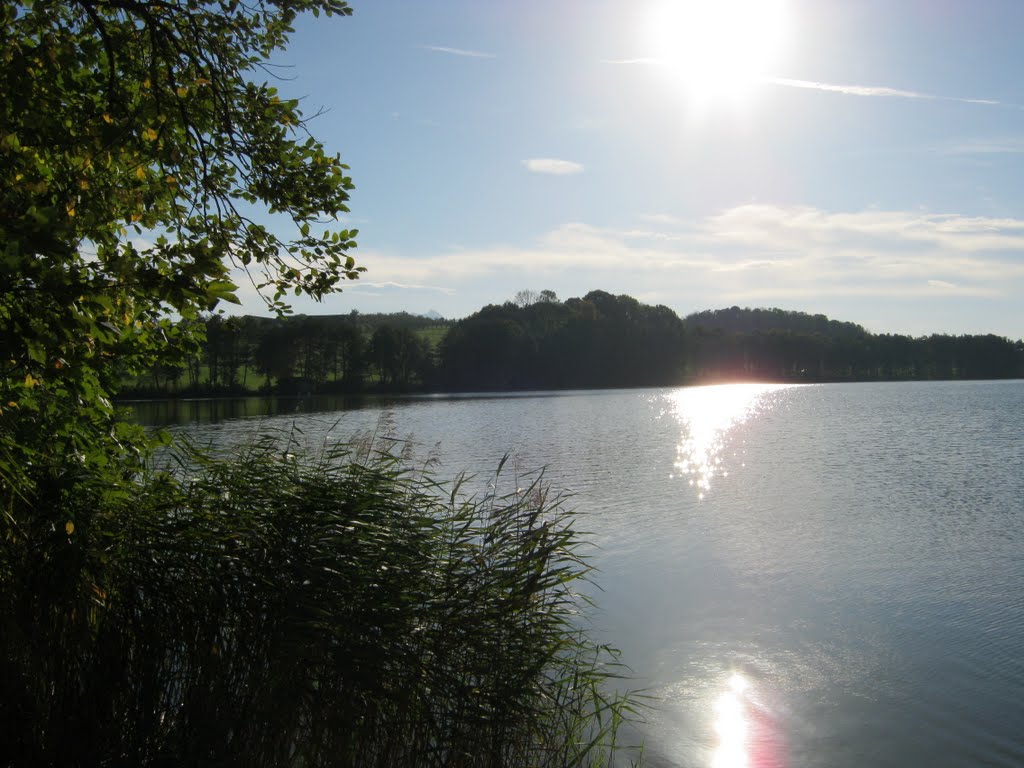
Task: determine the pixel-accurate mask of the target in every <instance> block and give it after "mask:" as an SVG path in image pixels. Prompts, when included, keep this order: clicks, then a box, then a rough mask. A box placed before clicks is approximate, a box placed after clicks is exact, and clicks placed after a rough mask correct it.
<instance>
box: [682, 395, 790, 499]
mask: <svg viewBox="0 0 1024 768" xmlns="http://www.w3.org/2000/svg"><path fill="white" fill-rule="evenodd" d="M789 386H792V385H787V384H720V385H715V386H707V387H686V388H684V389H679V390H676V391H675V392H673V393H672V394H670V395H668V398H669V400H670V403H671V406H670V407H671V409H672V412H673V414H674V415H675V416H676V418H677V419H678V420H679V421H680V423H681V424H682V425H683V426H684V427H685V432H684V439H683V441H682V442H681V443H679V445H678V446H677V447H676V461H675V467H676V469H677V470H678V472H679V474H680V475H682V476H684V477H688V478H689V482H690V485H692V486H695V487H696V489H697V495H698V498H700V499H703V498H704V494H705V493H707V492H708V491H709V490H710V489H711V481H712V479H714V478H715V477H716V476H718V475H721V476H723V477H725V476H727V475H728V474H729V472H728V470H727V469H725V466H724V464H723V460H722V452H723V448H724V447H725V436H726V434H727V433H728V431H729V430H730V429H731V428H733V427H735V426H736V425H738V424H741V423H743V422H744V421H746V420H747V419H748V418H750V416H751V415H753V414H755V413H757V412H758V411H760V410H762V409H763V408H764V407H765V405H766V404H767V403H770V398H768V397H766V396H767V395H769V394H770V393H772V392H776V391H778V390H780V389H786V388H787V387H789Z"/></svg>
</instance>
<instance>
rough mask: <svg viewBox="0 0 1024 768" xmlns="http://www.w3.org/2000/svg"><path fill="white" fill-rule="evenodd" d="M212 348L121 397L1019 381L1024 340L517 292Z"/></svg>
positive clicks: (258, 320) (241, 322)
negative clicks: (457, 311)
mask: <svg viewBox="0 0 1024 768" xmlns="http://www.w3.org/2000/svg"><path fill="white" fill-rule="evenodd" d="M200 322H202V323H203V324H205V341H203V342H201V343H200V345H199V347H198V348H193V349H182V350H181V351H180V352H181V353H180V355H178V357H177V359H174V360H171V361H164V362H162V363H160V364H158V365H156V366H154V367H153V368H152V369H151V370H150V371H149V372H148V373H147V374H145V375H142V376H138V377H135V378H134V379H131V380H130V381H129V382H128V383H127V386H126V387H125V388H124V390H123V391H122V396H125V397H132V396H136V397H138V396H155V397H167V396H172V397H173V396H190V395H191V396H196V395H204V396H208V395H230V394H245V393H266V394H283V395H296V394H313V393H318V394H319V393H358V392H410V391H473V390H480V391H488V390H490V391H497V390H516V389H567V388H568V389H588V388H604V387H636V386H675V385H681V384H696V383H709V382H721V381H772V382H799V381H804V382H827V381H899V380H918V379H996V378H1018V377H1024V342H1022V341H1020V340H1017V341H1012V340H1010V339H1007V338H1004V337H1000V336H995V335H993V334H986V335H962V336H950V335H945V334H932V335H930V336H922V337H911V336H904V335H900V334H888V333H885V334H874V333H869V332H868V331H866V330H865V329H864V328H862V327H861V326H859V325H857V324H854V323H848V322H841V321H837V320H831V319H829V318H827V317H825V316H824V315H810V314H806V313H803V312H791V311H786V310H781V309H750V308H740V307H730V308H727V309H717V310H706V311H703V312H697V313H694V314H691V315H688V316H687V317H685V318H680V317H679V316H678V315H677V314H676V313H675V312H673V311H672V310H671V309H669V308H668V307H665V306H662V305H659V306H650V305H646V304H642V303H640V302H639V301H637V300H636V299H634V298H631V297H630V296H625V295H620V296H615V295H612V294H610V293H607V292H605V291H591V292H590V293H588V294H586V295H585V296H583V297H582V298H571V299H567V300H565V301H560V300H559V299H558V297H557V296H556V295H555V294H554V293H553V292H551V291H541V292H539V293H535V292H533V291H520V292H519V293H518V294H517V295H516V298H515V300H514V301H508V302H505V303H504V304H501V305H493V304H492V305H489V306H486V307H484V308H483V309H481V310H479V311H478V312H476V313H474V314H472V315H470V316H469V317H466V318H464V319H461V320H444V319H438V318H430V317H423V316H419V315H410V314H407V313H404V312H403V313H395V314H360V313H358V312H355V311H353V312H351V313H350V314H347V315H297V316H291V317H284V318H262V317H252V316H244V317H225V316H222V315H212V316H210V317H207V318H204V319H203V320H202V321H200Z"/></svg>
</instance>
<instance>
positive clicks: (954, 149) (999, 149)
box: [933, 136, 1024, 155]
mask: <svg viewBox="0 0 1024 768" xmlns="http://www.w3.org/2000/svg"><path fill="white" fill-rule="evenodd" d="M933 151H935V152H938V153H939V154H943V155H1011V154H1013V155H1016V154H1024V137H1022V136H1013V137H1006V138H977V139H964V140H961V141H953V142H948V143H946V144H941V145H939V146H937V147H934V148H933Z"/></svg>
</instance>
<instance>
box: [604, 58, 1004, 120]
mask: <svg viewBox="0 0 1024 768" xmlns="http://www.w3.org/2000/svg"><path fill="white" fill-rule="evenodd" d="M601 63H602V64H612V65H619V66H631V65H637V64H641V65H645V64H658V63H659V61H658V59H654V58H650V57H647V56H638V57H635V58H629V59H601ZM761 82H762V83H764V84H766V85H778V86H783V87H785V88H802V89H804V90H810V91H825V92H827V93H840V94H845V95H847V96H881V97H888V98H897V99H922V100H925V101H955V102H959V103H961V104H980V105H984V106H990V107H1016V108H1019V107H1018V105H1016V104H1007V103H1006V102H1002V101H998V100H996V99H979V98H962V97H959V96H941V95H937V94H933V93H925V92H923V91H913V90H907V89H905V88H892V87H890V86H886V85H849V84H843V83H824V82H821V81H818V80H802V79H799V78H792V77H764V78H761Z"/></svg>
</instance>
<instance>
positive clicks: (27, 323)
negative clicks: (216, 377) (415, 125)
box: [0, 0, 361, 437]
mask: <svg viewBox="0 0 1024 768" xmlns="http://www.w3.org/2000/svg"><path fill="white" fill-rule="evenodd" d="M305 10H312V11H313V12H315V13H319V12H321V11H322V12H325V13H326V14H328V15H332V14H348V13H349V9H348V7H347V5H346V3H344V2H340V0H248V1H246V2H241V1H239V0H216V1H213V2H200V1H199V0H160V2H144V1H143V0H68V1H66V2H65V1H61V2H56V1H53V0H25V1H24V2H16V1H15V0H0V92H2V93H3V94H4V98H3V100H2V101H0V283H2V285H3V286H4V291H3V294H2V296H0V365H2V366H3V384H2V386H3V390H4V391H3V392H2V393H0V394H2V400H0V408H2V409H3V410H4V412H5V414H6V415H9V414H10V412H11V411H15V410H20V411H23V412H25V411H27V412H31V413H33V414H36V415H38V414H41V413H42V414H45V413H46V412H47V411H48V409H50V410H52V409H54V408H58V407H59V406H60V405H61V404H64V405H67V404H68V403H72V404H74V405H75V406H76V407H78V408H79V409H82V410H84V411H87V412H91V411H95V412H96V413H97V414H98V417H102V416H103V415H104V414H106V413H107V412H109V402H108V400H107V396H108V395H109V394H110V393H111V392H112V391H113V389H114V388H115V387H116V384H117V382H118V381H120V380H122V379H123V376H124V374H125V373H126V372H131V371H137V370H141V369H143V368H144V367H146V368H148V367H149V366H151V365H152V364H153V363H154V362H155V361H157V360H159V359H160V358H161V357H162V356H165V355H166V354H167V352H168V350H170V349H172V348H175V347H177V348H179V349H187V348H188V345H187V344H184V343H179V344H177V345H168V343H167V342H168V341H169V340H171V339H172V338H173V337H174V336H176V335H177V336H182V335H185V336H187V334H188V331H187V330H183V329H196V328H201V326H199V325H196V324H189V323H184V324H183V323H179V322H178V321H179V320H186V321H187V320H190V319H192V318H195V317H196V316H197V314H198V313H199V312H200V311H203V310H208V309H210V308H212V307H214V306H215V305H216V304H217V303H218V302H220V301H235V300H236V298H235V291H236V288H237V287H236V285H235V283H234V280H235V279H236V277H235V276H236V275H244V276H245V279H247V280H251V281H252V283H253V285H254V286H255V287H256V288H257V289H259V291H260V292H261V295H263V296H264V297H265V300H266V302H267V303H268V305H269V306H270V307H272V308H273V309H275V310H278V311H286V309H287V305H286V303H285V302H286V299H287V297H288V295H290V294H292V293H294V294H299V293H305V294H309V295H311V296H313V297H317V298H319V297H321V296H323V295H324V294H326V293H328V292H330V291H332V290H335V289H336V287H337V285H338V283H339V282H340V281H342V280H344V279H347V278H355V277H357V276H358V273H359V272H360V271H361V270H360V268H359V267H357V266H356V264H355V261H354V259H353V258H352V256H351V255H350V253H349V251H350V250H351V249H352V248H353V247H354V245H355V243H354V241H353V237H354V236H355V234H356V232H355V231H352V230H347V229H341V228H334V229H331V228H330V227H328V229H327V231H323V229H322V226H321V224H322V222H324V221H330V220H335V219H336V217H337V216H338V215H339V214H342V213H344V212H345V211H346V210H347V208H346V202H347V200H348V195H349V191H350V190H351V188H352V182H351V180H350V179H349V177H348V175H347V173H346V171H347V166H345V165H343V164H342V162H341V161H340V159H339V157H338V156H336V155H332V154H329V153H328V152H327V151H326V150H325V148H324V147H323V146H322V145H321V144H320V143H319V142H318V141H317V140H316V139H314V138H313V137H312V136H311V135H309V133H308V131H307V127H306V122H305V119H304V117H303V114H302V111H301V110H300V108H299V102H298V101H297V100H294V99H289V98H285V97H282V96H281V95H280V94H279V93H278V91H277V88H276V87H275V86H274V85H272V84H271V83H270V82H269V80H268V78H269V75H271V74H272V73H271V72H270V71H269V70H268V66H267V64H266V62H267V60H268V57H270V56H271V55H272V54H273V53H274V52H275V51H276V50H278V49H280V48H281V47H282V46H283V45H284V44H285V42H286V41H287V39H288V35H289V33H290V32H291V31H292V23H293V21H294V19H295V17H296V15H297V14H298V13H299V12H301V11H305ZM314 227H315V228H316V231H315V232H314ZM179 341H181V340H179ZM51 415H52V414H51ZM53 418H54V420H55V425H54V427H53V428H54V429H58V428H59V425H57V424H56V421H59V418H58V417H57V416H56V415H53ZM8 437H10V436H8Z"/></svg>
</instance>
